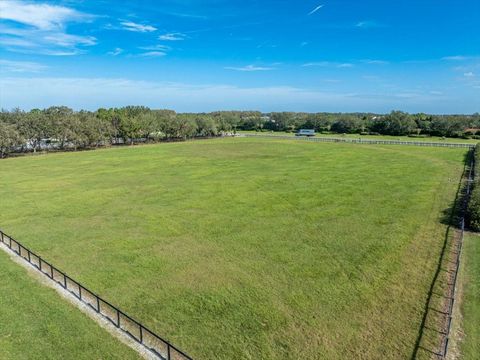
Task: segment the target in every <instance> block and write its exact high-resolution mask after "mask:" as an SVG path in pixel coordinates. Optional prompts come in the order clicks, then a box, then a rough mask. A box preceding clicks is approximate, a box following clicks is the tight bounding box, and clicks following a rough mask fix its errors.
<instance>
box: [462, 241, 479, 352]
mask: <svg viewBox="0 0 480 360" xmlns="http://www.w3.org/2000/svg"><path fill="white" fill-rule="evenodd" d="M463 261H464V264H463V269H462V276H461V281H462V283H463V292H464V294H463V299H462V303H461V307H462V319H463V332H464V338H463V342H462V343H461V344H460V352H461V354H462V358H463V359H465V360H475V359H478V356H479V354H480V236H479V235H477V234H466V236H465V241H464V247H463Z"/></svg>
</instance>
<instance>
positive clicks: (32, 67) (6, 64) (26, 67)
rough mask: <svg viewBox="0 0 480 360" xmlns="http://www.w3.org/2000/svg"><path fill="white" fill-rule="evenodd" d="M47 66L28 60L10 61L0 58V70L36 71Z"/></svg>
mask: <svg viewBox="0 0 480 360" xmlns="http://www.w3.org/2000/svg"><path fill="white" fill-rule="evenodd" d="M46 68H47V66H45V65H42V64H39V63H36V62H30V61H11V60H4V59H0V72H16V73H37V72H40V71H42V70H45V69H46Z"/></svg>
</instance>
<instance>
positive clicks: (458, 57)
mask: <svg viewBox="0 0 480 360" xmlns="http://www.w3.org/2000/svg"><path fill="white" fill-rule="evenodd" d="M468 59H469V57H468V56H463V55H455V56H445V57H443V58H442V60H447V61H463V60H468Z"/></svg>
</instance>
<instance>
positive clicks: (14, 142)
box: [0, 122, 23, 158]
mask: <svg viewBox="0 0 480 360" xmlns="http://www.w3.org/2000/svg"><path fill="white" fill-rule="evenodd" d="M22 141H23V139H22V137H21V136H20V134H19V132H18V131H17V129H16V128H15V126H14V125H10V124H6V123H4V122H0V157H1V158H4V157H5V156H6V155H8V154H9V153H10V152H11V151H12V150H13V148H14V147H15V146H19V145H20V144H21V143H22Z"/></svg>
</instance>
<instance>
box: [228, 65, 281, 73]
mask: <svg viewBox="0 0 480 360" xmlns="http://www.w3.org/2000/svg"><path fill="white" fill-rule="evenodd" d="M225 69H226V70H235V71H246V72H250V71H269V70H274V69H275V68H273V67H265V66H255V65H247V66H242V67H235V66H227V67H225Z"/></svg>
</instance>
